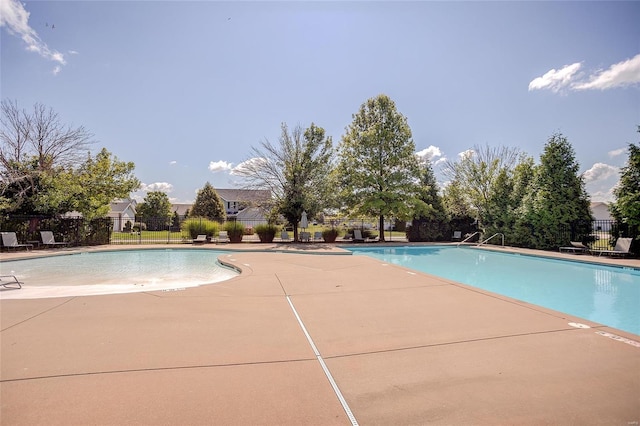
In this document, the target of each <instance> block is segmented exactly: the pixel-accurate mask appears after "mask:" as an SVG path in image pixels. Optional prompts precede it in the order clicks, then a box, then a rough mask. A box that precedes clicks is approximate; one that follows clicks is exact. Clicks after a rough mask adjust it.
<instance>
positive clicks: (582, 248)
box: [560, 241, 591, 254]
mask: <svg viewBox="0 0 640 426" xmlns="http://www.w3.org/2000/svg"><path fill="white" fill-rule="evenodd" d="M570 243H571V246H568V247H560V252H561V253H562V252H563V251H568V252H572V253H576V254H578V253H589V251H591V249H590V248H589V247H588V246H586V245H584V244H582V243H581V242H579V241H570Z"/></svg>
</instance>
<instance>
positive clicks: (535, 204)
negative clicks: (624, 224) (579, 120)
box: [522, 134, 593, 249]
mask: <svg viewBox="0 0 640 426" xmlns="http://www.w3.org/2000/svg"><path fill="white" fill-rule="evenodd" d="M579 168H580V166H579V164H578V163H577V162H576V160H575V153H574V150H573V147H572V146H571V144H570V143H569V141H568V140H567V138H566V137H565V136H563V135H562V134H554V135H552V136H551V137H550V138H549V140H548V141H547V143H546V145H545V147H544V151H543V153H542V155H541V156H540V164H539V165H538V166H537V167H536V168H535V174H534V177H533V181H532V182H531V189H530V191H529V194H528V196H527V197H525V199H524V201H523V213H524V216H523V218H522V220H524V221H525V222H526V223H528V224H529V225H531V226H532V229H534V230H535V233H534V234H533V235H532V241H531V243H530V246H532V247H534V248H540V249H550V248H557V247H559V246H560V245H561V244H566V243H567V241H564V240H563V233H562V230H563V229H564V228H569V227H571V228H572V229H573V231H574V232H576V233H578V234H583V235H584V234H586V233H588V232H589V230H590V228H591V222H592V219H593V218H592V216H591V210H590V200H589V196H588V194H587V192H586V189H585V184H584V180H583V178H582V176H581V175H579V174H578V171H579Z"/></svg>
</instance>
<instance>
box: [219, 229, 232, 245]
mask: <svg viewBox="0 0 640 426" xmlns="http://www.w3.org/2000/svg"><path fill="white" fill-rule="evenodd" d="M229 241H231V240H229V234H228V233H227V231H220V232H218V242H219V243H228V242H229Z"/></svg>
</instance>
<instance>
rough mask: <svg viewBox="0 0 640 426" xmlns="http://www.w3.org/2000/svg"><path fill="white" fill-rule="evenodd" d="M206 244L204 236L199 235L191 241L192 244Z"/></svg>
mask: <svg viewBox="0 0 640 426" xmlns="http://www.w3.org/2000/svg"><path fill="white" fill-rule="evenodd" d="M206 242H207V236H206V235H205V234H200V235H198V236H197V237H196V238H194V239H193V244H204V243H206Z"/></svg>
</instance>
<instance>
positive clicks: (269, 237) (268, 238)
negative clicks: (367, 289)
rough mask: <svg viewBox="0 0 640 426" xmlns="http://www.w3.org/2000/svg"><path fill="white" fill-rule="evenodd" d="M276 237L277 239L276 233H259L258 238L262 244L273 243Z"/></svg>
mask: <svg viewBox="0 0 640 426" xmlns="http://www.w3.org/2000/svg"><path fill="white" fill-rule="evenodd" d="M275 237H276V233H275V232H259V233H258V238H260V242H261V243H272V242H273V239H274V238H275Z"/></svg>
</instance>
